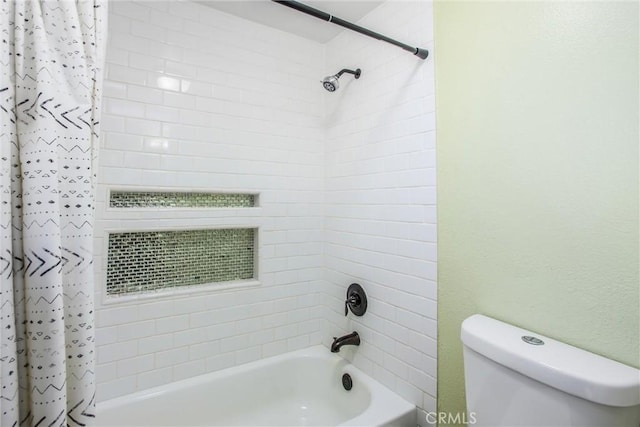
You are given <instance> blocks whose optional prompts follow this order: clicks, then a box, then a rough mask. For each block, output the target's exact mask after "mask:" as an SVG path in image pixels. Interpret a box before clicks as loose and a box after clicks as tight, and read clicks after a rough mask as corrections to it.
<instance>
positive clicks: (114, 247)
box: [107, 228, 256, 295]
mask: <svg viewBox="0 0 640 427" xmlns="http://www.w3.org/2000/svg"><path fill="white" fill-rule="evenodd" d="M255 234H256V229H255V228H225V229H212V230H186V231H145V232H135V233H113V234H109V248H108V256H107V295H126V294H138V293H144V292H149V291H155V290H158V289H167V288H177V287H184V286H190V285H201V284H205V283H218V282H228V281H234V280H246V279H252V278H253V277H254V257H255Z"/></svg>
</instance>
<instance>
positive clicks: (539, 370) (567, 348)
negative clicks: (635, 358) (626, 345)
mask: <svg viewBox="0 0 640 427" xmlns="http://www.w3.org/2000/svg"><path fill="white" fill-rule="evenodd" d="M523 337H534V338H537V339H539V340H542V341H544V344H542V345H536V344H535V343H536V341H535V340H531V339H529V341H533V343H532V344H530V343H527V342H525V340H524V339H523ZM461 338H462V342H463V343H464V345H465V346H466V347H468V348H470V349H471V350H473V351H475V352H477V353H480V354H482V355H483V356H485V357H487V358H489V359H491V360H493V361H494V362H497V363H499V364H501V365H503V366H506V367H508V368H510V369H513V370H514V371H516V372H519V373H521V374H523V375H526V376H528V377H530V378H533V379H534V380H537V381H539V382H541V383H544V384H547V385H548V386H551V387H554V388H556V389H558V390H562V391H564V392H565V393H569V394H572V395H574V396H578V397H580V398H583V399H586V400H589V401H592V402H596V403H600V404H603V405H609V406H618V407H627V406H635V405H640V370H638V369H635V368H632V367H630V366H627V365H624V364H622V363H619V362H615V361H613V360H610V359H607V358H605V357H602V356H598V355H596V354H593V353H590V352H588V351H585V350H582V349H579V348H577V347H573V346H571V345H568V344H564V343H562V342H560V341H556V340H553V339H551V338H548V337H545V336H542V335H540V334H536V333H535V332H531V331H527V330H526V329H521V328H518V327H515V326H513V325H509V324H507V323H504V322H500V321H499V320H495V319H492V318H490V317H487V316H483V315H481V314H474V315H473V316H471V317H469V318H467V319H465V320H464V322H462V331H461ZM538 344H539V343H538Z"/></svg>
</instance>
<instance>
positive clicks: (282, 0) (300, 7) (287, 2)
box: [271, 0, 429, 59]
mask: <svg viewBox="0 0 640 427" xmlns="http://www.w3.org/2000/svg"><path fill="white" fill-rule="evenodd" d="M271 1H273V2H275V3H279V4H281V5H283V6H287V7H290V8H292V9H295V10H297V11H299V12H303V13H306V14H307V15H311V16H313V17H316V18H318V19H322V20H323V21H327V22H331V23H332V24H336V25H340V26H341V27H344V28H347V29H349V30H352V31H355V32H357V33H360V34H364V35H365V36H369V37H373V38H374V39H377V40H382V41H385V42H387V43H391V44H392V45H395V46H398V47H401V48H402V49H404V50H406V51H408V52H411V53H413V54H414V55H415V56H417V57H418V58H420V59H426V58H427V56H429V51H428V50H427V49H422V48H419V47H413V46H409V45H408V44H404V43H401V42H399V41H397V40H394V39H392V38H389V37H387V36H383V35H382V34H379V33H376V32H375V31H371V30H369V29H367V28H364V27H361V26H359V25H356V24H354V23H351V22H349V21H345V20H344V19H340V18H338V17H337V16H332V15H330V14H328V13H326V12H323V11H321V10H318V9H315V8H313V7H311V6H307V5H306V4H302V3H300V2H297V1H292V0H271Z"/></svg>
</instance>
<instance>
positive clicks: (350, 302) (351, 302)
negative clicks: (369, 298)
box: [344, 295, 360, 316]
mask: <svg viewBox="0 0 640 427" xmlns="http://www.w3.org/2000/svg"><path fill="white" fill-rule="evenodd" d="M357 305H360V296H359V295H351V296H350V297H349V298H347V299H346V300H345V301H344V315H345V316H346V315H347V314H349V306H357Z"/></svg>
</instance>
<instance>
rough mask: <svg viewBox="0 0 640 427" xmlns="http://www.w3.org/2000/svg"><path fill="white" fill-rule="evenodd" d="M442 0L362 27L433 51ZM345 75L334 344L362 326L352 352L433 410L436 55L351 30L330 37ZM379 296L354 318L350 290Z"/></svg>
mask: <svg viewBox="0 0 640 427" xmlns="http://www.w3.org/2000/svg"><path fill="white" fill-rule="evenodd" d="M432 22H433V19H432V3H431V2H426V1H396V0H391V1H387V2H385V3H384V4H382V5H381V6H379V7H378V8H376V9H375V10H373V11H372V12H371V13H369V14H368V15H367V16H366V17H364V18H363V19H362V20H361V21H360V22H359V24H361V25H363V26H366V27H367V28H371V29H375V30H376V31H379V32H381V33H383V34H385V35H388V36H390V37H393V38H396V39H398V40H402V41H406V42H407V43H415V44H416V45H419V46H420V47H425V48H428V49H429V51H430V53H431V55H433V52H432V50H433V31H432ZM345 67H346V68H352V69H355V68H357V67H359V68H361V69H362V76H361V77H360V79H358V80H355V79H353V78H352V76H349V75H344V76H343V77H342V78H341V79H340V80H341V82H340V83H341V87H340V89H339V90H338V91H337V92H335V93H333V94H332V95H330V96H328V97H327V98H326V124H325V125H326V127H325V128H326V132H327V133H326V148H325V168H326V177H325V250H324V258H325V264H324V266H325V269H326V276H325V278H326V284H325V291H326V297H325V305H326V311H325V315H324V316H323V318H324V319H327V320H325V321H324V335H323V343H324V344H325V345H329V344H330V343H331V337H333V336H336V335H341V334H344V333H349V332H351V331H357V332H358V333H359V334H360V336H361V338H362V344H361V345H360V346H359V347H358V349H357V350H354V349H352V348H348V347H343V349H342V350H341V352H344V353H345V355H347V356H348V358H350V359H351V360H352V361H353V362H354V364H355V365H356V366H358V367H359V368H361V369H362V370H363V371H365V372H366V373H368V374H369V375H371V376H372V377H373V378H375V379H376V380H378V381H380V382H382V383H383V384H385V385H386V386H388V387H389V388H390V389H392V390H394V391H395V392H397V393H398V394H400V395H401V396H403V397H404V398H405V399H407V400H409V401H411V402H412V403H414V404H416V405H417V406H418V407H421V408H424V409H426V410H428V411H433V410H435V408H436V338H437V331H436V329H437V327H436V326H437V315H436V262H437V258H436V214H435V212H436V191H435V190H436V187H435V185H436V169H435V161H436V154H435V101H434V74H433V57H432V56H430V57H429V59H427V60H426V61H421V60H420V59H417V58H416V57H413V56H412V55H411V54H410V53H407V52H404V51H402V50H400V49H398V48H397V47H394V46H390V45H387V44H385V43H381V42H378V41H375V40H372V39H368V38H365V37H362V36H360V35H358V34H354V33H352V32H342V33H341V34H340V35H338V36H337V37H335V38H334V39H333V40H331V41H330V42H329V43H328V44H327V67H326V68H327V69H326V71H327V74H329V73H332V72H337V71H339V70H340V69H342V68H345ZM351 282H358V283H360V284H362V285H363V286H364V288H365V290H366V292H367V294H368V297H369V309H368V312H367V313H366V314H365V316H363V317H355V316H354V315H353V314H349V317H347V318H345V316H344V311H343V310H344V299H345V290H346V285H348V284H349V283H351Z"/></svg>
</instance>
